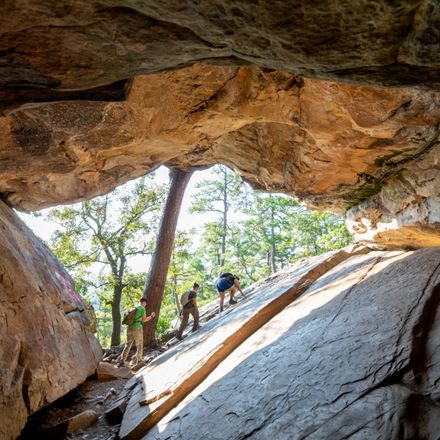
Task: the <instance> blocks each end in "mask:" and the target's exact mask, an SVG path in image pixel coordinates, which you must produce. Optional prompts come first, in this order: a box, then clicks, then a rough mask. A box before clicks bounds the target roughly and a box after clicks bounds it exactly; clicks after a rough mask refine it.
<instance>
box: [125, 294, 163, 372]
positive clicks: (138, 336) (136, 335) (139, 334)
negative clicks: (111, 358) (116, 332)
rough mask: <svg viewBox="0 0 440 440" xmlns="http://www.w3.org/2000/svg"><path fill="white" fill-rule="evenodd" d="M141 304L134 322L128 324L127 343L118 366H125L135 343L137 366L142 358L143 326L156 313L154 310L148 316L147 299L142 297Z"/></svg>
mask: <svg viewBox="0 0 440 440" xmlns="http://www.w3.org/2000/svg"><path fill="white" fill-rule="evenodd" d="M139 303H140V305H139V306H137V307H136V309H137V312H136V317H135V319H134V323H133V324H131V325H129V326H127V343H126V344H125V347H124V351H123V352H122V355H121V361H120V362H119V364H118V366H120V367H122V366H124V364H125V362H126V361H127V357H128V354H129V353H130V350H131V347H132V345H133V344H135V345H136V364H135V365H134V366H137V365H138V364H139V363H140V362H141V360H142V354H143V351H144V331H143V328H142V323H143V322H147V321H150V320H151V319H153V318H154V317H155V316H156V314H155V313H154V312H153V313H152V314H151V315H150V316H147V312H146V310H145V307H146V306H147V300H146V299H145V298H141V299H140V301H139Z"/></svg>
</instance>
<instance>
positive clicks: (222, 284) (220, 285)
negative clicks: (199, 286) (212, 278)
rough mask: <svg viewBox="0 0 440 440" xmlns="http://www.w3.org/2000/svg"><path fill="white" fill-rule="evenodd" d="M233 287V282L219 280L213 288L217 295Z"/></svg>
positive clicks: (224, 279) (223, 279)
mask: <svg viewBox="0 0 440 440" xmlns="http://www.w3.org/2000/svg"><path fill="white" fill-rule="evenodd" d="M233 285H234V282H233V281H232V282H231V280H228V279H226V278H219V279H218V280H217V281H216V282H215V287H216V288H217V291H218V292H219V293H220V292H224V291H225V290H228V289H230V288H231V287H232V286H233Z"/></svg>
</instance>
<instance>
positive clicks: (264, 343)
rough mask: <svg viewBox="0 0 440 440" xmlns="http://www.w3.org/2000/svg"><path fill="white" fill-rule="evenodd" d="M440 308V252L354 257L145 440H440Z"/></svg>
mask: <svg viewBox="0 0 440 440" xmlns="http://www.w3.org/2000/svg"><path fill="white" fill-rule="evenodd" d="M439 303H440V248H432V249H424V250H419V251H416V252H373V253H370V254H368V255H362V256H355V257H352V258H350V259H348V260H346V261H344V262H342V263H341V264H340V265H338V266H336V267H335V268H334V269H333V270H331V271H330V272H328V273H326V274H325V275H323V276H322V277H321V278H320V279H318V280H317V281H316V282H315V283H314V284H313V285H312V286H311V288H310V289H309V290H308V291H307V292H305V293H304V294H303V295H302V297H301V298H299V299H298V300H296V301H295V302H293V303H292V304H291V305H289V306H288V307H286V308H285V309H284V310H283V311H282V312H281V313H279V314H278V315H277V316H275V317H274V318H273V319H271V320H270V321H269V322H268V323H267V324H266V325H264V326H263V327H261V328H260V329H259V330H258V331H257V332H255V334H254V335H252V336H251V337H250V338H249V339H247V340H246V341H245V342H244V343H243V344H242V345H241V346H240V347H238V348H237V350H235V351H234V353H233V354H232V355H231V356H229V357H227V358H226V359H225V360H224V362H222V363H221V364H220V365H219V366H218V367H217V368H216V369H215V370H214V371H213V373H212V374H211V375H209V376H208V377H207V378H206V380H204V381H203V382H202V383H201V385H200V386H199V387H197V388H196V389H195V390H194V391H193V392H192V393H190V394H189V395H188V396H187V397H186V398H185V399H184V400H183V401H182V402H181V403H180V404H179V405H178V406H176V407H175V408H174V409H173V410H172V411H170V412H169V414H167V415H166V416H165V417H164V418H163V419H162V421H161V422H159V423H158V424H157V425H156V426H154V427H152V429H151V430H150V431H149V433H148V434H147V435H145V436H144V437H143V440H165V439H173V440H184V439H185V440H186V439H190V438H191V439H199V440H202V439H208V438H209V439H210V440H225V439H245V438H246V439H251V438H252V439H258V440H263V439H264V440H267V439H271V438H273V439H277V440H279V439H281V440H292V439H295V440H297V439H307V440H322V439H330V438H331V439H335V440H342V439H356V440H363V439H377V440H379V439H381V440H383V439H392V438H399V439H404V440H409V439H414V438H425V439H435V438H438V432H439V428H440V422H439V420H440V419H439V415H440V414H439V413H440V411H439V409H438V396H439V393H440V387H439V382H440V354H439V353H440V351H439V340H440V310H439ZM202 421H203V422H202Z"/></svg>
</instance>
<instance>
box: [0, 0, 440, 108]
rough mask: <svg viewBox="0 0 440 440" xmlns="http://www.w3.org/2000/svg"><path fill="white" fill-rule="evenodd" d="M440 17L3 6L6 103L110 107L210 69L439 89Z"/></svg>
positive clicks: (412, 6) (354, 6) (350, 9)
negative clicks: (183, 71)
mask: <svg viewBox="0 0 440 440" xmlns="http://www.w3.org/2000/svg"><path fill="white" fill-rule="evenodd" d="M438 16H439V6H438V2H437V1H436V0H425V1H422V0H415V1H404V0H398V1H394V2H387V1H384V0H377V1H375V2H366V1H364V0H353V1H350V2H348V1H346V2H340V1H334V0H325V1H320V2H313V3H307V4H304V2H301V1H299V0H294V1H289V2H286V1H284V0H273V1H270V2H264V1H263V2H242V1H236V0H212V1H209V2H180V1H177V0H164V1H155V2H151V1H150V2H135V1H132V0H118V1H115V0H106V1H98V0H77V1H75V2H69V1H66V0H60V1H57V2H54V1H46V2H41V1H39V0H21V1H8V2H3V3H2V5H1V6H0V51H1V52H0V53H1V55H2V64H1V66H2V68H1V73H0V84H1V85H2V86H3V87H2V89H1V95H0V97H1V100H0V101H1V103H2V105H3V107H5V106H6V107H11V106H12V107H14V106H15V105H17V104H21V103H23V102H26V101H27V102H33V101H37V102H41V101H44V100H45V98H46V101H49V100H64V99H70V100H72V99H91V98H90V97H89V98H87V95H88V94H89V95H93V94H95V96H94V99H98V100H99V99H100V97H101V99H102V100H111V99H114V96H113V95H114V93H115V92H116V95H117V94H120V95H123V91H122V89H123V85H119V86H118V85H117V81H119V80H124V79H127V78H129V77H133V76H135V75H139V74H145V73H151V72H158V71H162V70H164V69H173V68H176V67H181V66H184V65H189V64H192V63H194V62H197V61H203V60H206V61H209V62H212V63H221V64H223V65H224V64H235V65H239V64H243V63H249V64H253V65H258V66H262V67H268V68H272V69H278V70H284V71H289V72H292V73H295V74H301V75H306V76H313V77H317V78H326V79H344V80H345V79H348V80H356V81H364V82H370V83H372V84H377V85H397V86H401V85H416V84H420V85H424V86H427V87H439V84H440V79H439V77H440V74H439V70H440V58H439V43H438V42H439V40H440V38H439V27H438ZM96 87H101V88H102V89H101V91H99V92H98V93H96V90H95V91H94V90H91V89H93V88H96ZM72 91H74V92H75V91H80V92H82V93H78V94H75V93H72ZM89 92H90V93H89ZM69 93H70V96H69Z"/></svg>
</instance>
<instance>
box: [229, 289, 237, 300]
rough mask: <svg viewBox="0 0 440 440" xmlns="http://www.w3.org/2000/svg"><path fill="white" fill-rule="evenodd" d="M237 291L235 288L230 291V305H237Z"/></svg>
mask: <svg viewBox="0 0 440 440" xmlns="http://www.w3.org/2000/svg"><path fill="white" fill-rule="evenodd" d="M236 291H237V289H236V288H235V287H231V288H230V289H229V304H237V301H235V292H236Z"/></svg>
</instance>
